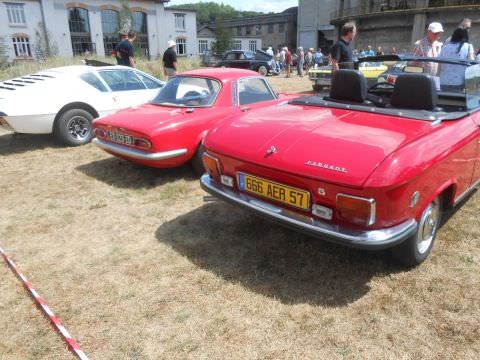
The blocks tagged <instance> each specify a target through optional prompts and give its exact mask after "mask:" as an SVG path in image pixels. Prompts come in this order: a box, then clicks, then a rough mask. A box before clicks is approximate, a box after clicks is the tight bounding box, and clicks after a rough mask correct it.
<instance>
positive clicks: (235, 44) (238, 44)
mask: <svg viewBox="0 0 480 360" xmlns="http://www.w3.org/2000/svg"><path fill="white" fill-rule="evenodd" d="M232 49H233V50H242V41H241V40H233V42H232Z"/></svg>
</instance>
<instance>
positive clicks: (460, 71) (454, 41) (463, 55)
mask: <svg viewBox="0 0 480 360" xmlns="http://www.w3.org/2000/svg"><path fill="white" fill-rule="evenodd" d="M440 57H445V58H450V59H464V60H474V59H475V51H474V49H473V45H472V44H470V43H469V42H468V31H467V30H466V29H462V28H457V29H455V31H454V32H453V34H452V36H451V38H450V42H449V43H448V44H446V45H444V46H443V47H442V50H441V51H440ZM440 84H441V86H442V89H443V90H446V91H449V90H450V91H459V90H462V89H463V87H464V85H465V68H464V67H463V66H459V65H454V64H440Z"/></svg>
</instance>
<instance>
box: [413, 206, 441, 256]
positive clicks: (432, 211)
mask: <svg viewBox="0 0 480 360" xmlns="http://www.w3.org/2000/svg"><path fill="white" fill-rule="evenodd" d="M439 222H440V206H439V204H438V200H435V201H433V202H432V203H431V204H430V205H428V207H427V208H426V209H425V211H424V212H423V214H422V217H421V218H420V223H419V224H418V225H419V231H418V235H417V250H418V252H419V253H420V254H424V253H425V252H426V251H427V250H428V249H429V248H430V246H431V245H432V242H433V239H434V238H435V233H436V232H437V228H438V225H439Z"/></svg>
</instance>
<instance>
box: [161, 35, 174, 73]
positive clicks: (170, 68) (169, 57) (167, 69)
mask: <svg viewBox="0 0 480 360" xmlns="http://www.w3.org/2000/svg"><path fill="white" fill-rule="evenodd" d="M167 45H168V49H167V50H165V52H164V53H163V73H164V74H165V76H166V77H167V78H168V79H169V80H170V79H171V78H172V77H174V76H175V75H177V52H176V51H175V47H176V46H177V44H176V43H175V41H173V40H168V43H167Z"/></svg>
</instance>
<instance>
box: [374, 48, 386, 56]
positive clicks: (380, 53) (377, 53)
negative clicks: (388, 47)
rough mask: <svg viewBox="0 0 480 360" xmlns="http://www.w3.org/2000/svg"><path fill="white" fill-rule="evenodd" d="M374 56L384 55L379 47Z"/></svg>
mask: <svg viewBox="0 0 480 360" xmlns="http://www.w3.org/2000/svg"><path fill="white" fill-rule="evenodd" d="M375 55H376V56H382V55H385V53H384V52H383V49H382V47H381V46H379V47H377V52H376V53H375Z"/></svg>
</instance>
